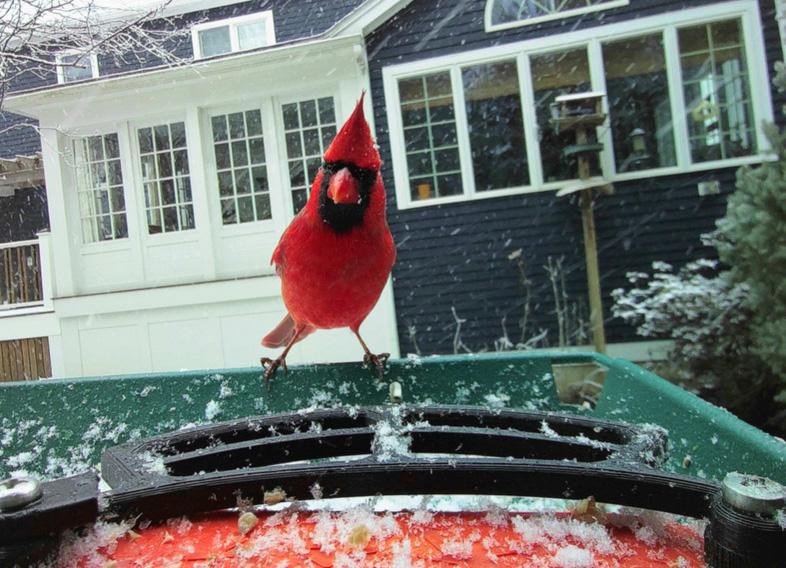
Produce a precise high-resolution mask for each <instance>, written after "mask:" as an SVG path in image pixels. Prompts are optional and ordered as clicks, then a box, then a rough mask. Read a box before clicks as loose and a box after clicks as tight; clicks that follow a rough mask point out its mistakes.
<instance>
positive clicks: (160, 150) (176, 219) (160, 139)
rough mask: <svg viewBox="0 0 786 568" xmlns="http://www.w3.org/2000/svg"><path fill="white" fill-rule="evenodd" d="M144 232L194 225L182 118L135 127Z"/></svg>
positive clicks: (151, 232) (159, 231) (171, 229)
mask: <svg viewBox="0 0 786 568" xmlns="http://www.w3.org/2000/svg"><path fill="white" fill-rule="evenodd" d="M137 136H138V139H139V158H140V160H141V164H142V183H143V186H144V191H145V211H146V212H147V230H148V233H150V234H154V233H170V232H173V231H184V230H186V229H193V228H194V204H193V201H192V197H191V178H190V176H189V166H188V150H187V149H186V127H185V124H184V123H182V122H173V123H171V124H160V125H158V126H153V127H149V128H140V129H139V130H138V131H137Z"/></svg>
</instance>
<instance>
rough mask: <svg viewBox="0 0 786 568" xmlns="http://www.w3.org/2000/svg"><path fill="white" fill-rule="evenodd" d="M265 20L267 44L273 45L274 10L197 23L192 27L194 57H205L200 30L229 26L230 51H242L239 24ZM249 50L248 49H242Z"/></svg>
mask: <svg viewBox="0 0 786 568" xmlns="http://www.w3.org/2000/svg"><path fill="white" fill-rule="evenodd" d="M256 21H263V22H265V40H266V42H267V43H266V45H273V44H275V43H276V30H275V25H274V22H273V11H272V10H266V11H264V12H257V13H254V14H246V15H245V16H237V17H235V18H226V19H224V20H216V21H214V22H205V23H204V24H197V25H195V26H193V27H192V28H191V45H192V47H193V50H194V59H203V58H204V57H205V56H203V55H202V46H201V45H200V43H199V32H203V31H205V30H211V29H214V28H223V27H229V43H230V51H229V52H228V53H237V52H239V51H241V49H240V45H239V41H238V36H237V26H238V24H248V23H251V22H256ZM242 51H247V50H242ZM221 55H227V53H222V54H220V55H211V56H210V57H220V56H221Z"/></svg>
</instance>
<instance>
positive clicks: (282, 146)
mask: <svg viewBox="0 0 786 568" xmlns="http://www.w3.org/2000/svg"><path fill="white" fill-rule="evenodd" d="M328 97H330V98H332V99H333V111H334V113H335V116H336V134H338V131H339V130H340V129H341V126H342V124H343V123H342V122H341V120H342V117H343V116H344V115H343V114H342V112H341V93H340V92H339V91H337V90H331V89H324V88H316V89H315V90H314V91H313V92H305V91H300V92H298V93H293V94H289V95H286V96H281V97H275V98H274V99H273V112H274V114H275V130H276V132H275V138H276V146H277V147H278V148H279V155H278V158H277V159H278V166H279V168H281V177H280V179H281V181H282V190H283V191H282V193H283V194H284V199H283V202H284V219H285V221H286V222H289V220H291V219H293V218H294V217H295V215H296V213H295V212H294V211H293V205H294V200H293V199H292V180H291V179H290V176H289V160H290V158H289V155H288V154H287V140H286V128H285V126H284V105H287V104H292V103H295V104H298V105H299V104H300V103H301V102H302V101H309V100H313V101H318V100H319V99H324V98H328ZM318 112H319V108H317V113H318ZM344 120H346V119H344ZM298 130H299V131H300V132H302V131H303V128H302V125H301V128H299V129H298ZM325 151H327V148H325ZM323 154H324V152H323ZM303 158H304V157H303V156H301V157H300V159H303ZM310 194H311V186H310V185H307V186H306V202H308V197H309V195H310ZM301 211H302V209H301Z"/></svg>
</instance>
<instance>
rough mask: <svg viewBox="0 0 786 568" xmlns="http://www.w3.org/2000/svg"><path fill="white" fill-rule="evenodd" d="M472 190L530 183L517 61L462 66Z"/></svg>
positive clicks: (485, 189)
mask: <svg viewBox="0 0 786 568" xmlns="http://www.w3.org/2000/svg"><path fill="white" fill-rule="evenodd" d="M461 74H462V81H463V84H464V101H465V106H466V112H467V126H468V130H469V145H470V149H471V151H472V169H473V173H474V178H475V191H487V190H492V189H504V188H509V187H517V186H523V185H528V184H529V168H528V166H527V148H526V146H525V143H524V119H523V115H522V112H521V96H520V93H519V76H518V71H517V70H516V62H515V61H514V60H511V61H499V62H496V63H484V64H482V65H474V66H472V67H464V68H463V69H462V70H461Z"/></svg>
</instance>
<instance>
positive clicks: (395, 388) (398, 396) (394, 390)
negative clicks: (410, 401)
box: [389, 381, 404, 404]
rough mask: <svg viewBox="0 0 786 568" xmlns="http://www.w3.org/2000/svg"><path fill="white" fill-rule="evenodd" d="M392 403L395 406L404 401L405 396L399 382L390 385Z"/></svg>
mask: <svg viewBox="0 0 786 568" xmlns="http://www.w3.org/2000/svg"><path fill="white" fill-rule="evenodd" d="M389 392H390V402H392V403H393V404H399V403H400V402H401V401H402V400H403V399H404V395H403V393H402V389H401V383H399V382H398V381H393V382H392V383H390V391H389Z"/></svg>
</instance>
